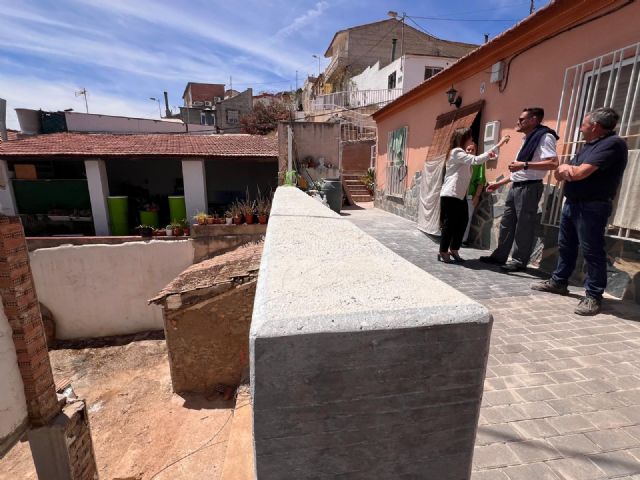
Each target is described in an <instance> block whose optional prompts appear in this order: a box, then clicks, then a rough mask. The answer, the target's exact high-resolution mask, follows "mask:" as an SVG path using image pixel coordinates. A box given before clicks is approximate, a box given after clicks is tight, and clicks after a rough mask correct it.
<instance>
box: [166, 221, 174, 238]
mask: <svg viewBox="0 0 640 480" xmlns="http://www.w3.org/2000/svg"><path fill="white" fill-rule="evenodd" d="M164 232H165V235H166V236H167V237H173V225H172V224H169V225H167V226H166V227H165V228H164Z"/></svg>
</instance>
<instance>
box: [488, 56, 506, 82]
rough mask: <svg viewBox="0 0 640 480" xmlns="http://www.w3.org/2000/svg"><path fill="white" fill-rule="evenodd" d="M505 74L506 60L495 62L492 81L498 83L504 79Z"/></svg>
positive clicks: (492, 68)
mask: <svg viewBox="0 0 640 480" xmlns="http://www.w3.org/2000/svg"><path fill="white" fill-rule="evenodd" d="M503 76H504V62H503V61H502V60H501V61H499V62H497V63H494V64H493V65H492V66H491V79H490V82H491V83H498V82H501V81H502V77H503Z"/></svg>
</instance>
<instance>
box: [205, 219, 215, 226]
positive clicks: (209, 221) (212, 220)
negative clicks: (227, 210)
mask: <svg viewBox="0 0 640 480" xmlns="http://www.w3.org/2000/svg"><path fill="white" fill-rule="evenodd" d="M214 221H215V218H213V217H207V225H213V222H214Z"/></svg>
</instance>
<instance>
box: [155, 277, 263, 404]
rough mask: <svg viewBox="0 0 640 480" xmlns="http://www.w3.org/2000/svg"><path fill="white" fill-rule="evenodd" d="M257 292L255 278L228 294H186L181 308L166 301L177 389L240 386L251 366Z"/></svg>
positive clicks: (167, 324)
mask: <svg viewBox="0 0 640 480" xmlns="http://www.w3.org/2000/svg"><path fill="white" fill-rule="evenodd" d="M220 287H223V288H224V287H227V286H225V285H221V286H220ZM227 288H228V287H227ZM211 290H215V287H214V288H213V289H211ZM255 291H256V282H255V280H253V281H252V282H249V283H246V284H244V285H239V286H237V287H231V290H228V291H226V292H224V293H216V292H209V291H202V292H192V293H191V294H189V293H187V294H184V295H182V296H181V298H182V302H183V305H182V306H180V307H179V308H177V309H171V304H172V302H171V301H170V302H167V303H168V306H167V307H164V316H165V335H166V339H167V351H168V354H169V365H170V367H171V383H172V385H173V390H174V391H175V392H177V393H187V392H211V391H213V389H215V387H216V386H217V385H218V384H222V385H230V386H238V385H239V384H240V380H241V379H242V374H243V373H244V372H245V370H246V368H247V365H248V364H249V327H250V325H251V314H252V312H253V298H254V296H255ZM175 297H178V295H176V296H175Z"/></svg>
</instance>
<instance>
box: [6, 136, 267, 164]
mask: <svg viewBox="0 0 640 480" xmlns="http://www.w3.org/2000/svg"><path fill="white" fill-rule="evenodd" d="M34 155H37V156H53V155H63V156H74V155H78V156H83V157H87V156H101V157H114V156H116V157H117V156H137V155H163V156H180V157H184V156H198V157H277V156H278V139H277V136H275V137H274V136H262V135H245V134H238V135H188V134H161V133H158V134H144V135H133V134H132V135H128V134H126V135H125V134H97V133H51V134H47V135H37V136H29V137H25V136H20V138H15V137H14V138H12V136H11V135H10V136H9V141H8V142H4V143H1V144H0V158H1V157H19V156H34Z"/></svg>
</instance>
